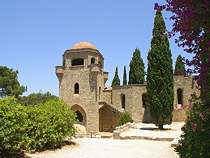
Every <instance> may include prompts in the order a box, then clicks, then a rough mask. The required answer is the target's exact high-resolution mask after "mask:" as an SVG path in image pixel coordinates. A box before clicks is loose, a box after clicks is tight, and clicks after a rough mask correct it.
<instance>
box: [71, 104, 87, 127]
mask: <svg viewBox="0 0 210 158" xmlns="http://www.w3.org/2000/svg"><path fill="white" fill-rule="evenodd" d="M71 110H72V111H74V112H75V113H76V114H77V119H78V122H77V123H78V124H81V125H83V126H85V127H86V124H87V115H86V112H85V110H84V109H83V108H82V107H81V106H79V105H73V106H72V107H71Z"/></svg>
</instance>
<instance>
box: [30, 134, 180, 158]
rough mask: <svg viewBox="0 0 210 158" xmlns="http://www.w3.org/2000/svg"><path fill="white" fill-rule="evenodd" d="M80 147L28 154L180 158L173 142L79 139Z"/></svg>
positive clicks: (70, 157)
mask: <svg viewBox="0 0 210 158" xmlns="http://www.w3.org/2000/svg"><path fill="white" fill-rule="evenodd" d="M73 141H74V142H76V143H78V144H79V146H77V147H75V148H72V149H63V150H59V151H57V152H53V153H46V154H28V156H31V157H32V158H178V157H179V156H178V155H177V154H176V153H175V151H174V148H172V147H170V145H171V142H167V141H150V140H113V139H102V138H101V139H97V138H79V139H75V140H73Z"/></svg>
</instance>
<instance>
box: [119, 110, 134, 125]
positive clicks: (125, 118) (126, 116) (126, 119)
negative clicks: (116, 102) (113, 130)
mask: <svg viewBox="0 0 210 158" xmlns="http://www.w3.org/2000/svg"><path fill="white" fill-rule="evenodd" d="M127 122H133V121H132V116H131V114H130V113H129V112H128V111H125V112H123V113H122V114H121V115H120V118H119V124H120V125H124V124H125V123H127Z"/></svg>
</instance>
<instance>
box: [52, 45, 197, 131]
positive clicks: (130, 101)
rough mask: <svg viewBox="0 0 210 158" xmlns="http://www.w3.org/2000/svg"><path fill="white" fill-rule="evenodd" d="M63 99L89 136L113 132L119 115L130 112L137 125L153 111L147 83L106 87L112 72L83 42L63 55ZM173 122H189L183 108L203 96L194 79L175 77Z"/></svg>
mask: <svg viewBox="0 0 210 158" xmlns="http://www.w3.org/2000/svg"><path fill="white" fill-rule="evenodd" d="M56 75H57V77H58V79H59V98H60V99H61V100H64V101H65V102H66V103H67V104H68V105H69V106H71V107H72V110H73V111H74V112H75V113H76V114H77V119H78V120H79V122H78V123H79V124H82V125H83V126H85V127H86V130H87V132H88V133H91V132H93V133H97V132H98V131H113V130H114V129H115V128H116V127H117V126H118V119H119V115H120V113H121V112H123V111H125V110H126V111H129V112H130V113H131V115H132V118H133V120H134V121H136V122H149V121H150V114H149V109H148V107H147V106H146V103H144V101H143V100H144V99H143V97H144V96H145V95H146V93H147V89H146V86H147V85H146V84H135V85H124V86H115V87H105V83H106V81H107V80H108V72H104V58H103V56H102V54H101V53H100V52H99V51H98V50H97V49H96V47H95V46H93V45H92V44H91V43H88V42H80V43H77V44H76V45H74V46H73V47H72V49H69V50H66V51H65V52H64V54H63V65H62V66H56ZM174 93H175V97H174V112H173V114H174V117H173V121H183V120H184V119H185V112H184V110H178V109H179V108H180V107H181V106H182V105H186V104H189V103H190V102H189V99H190V95H191V94H192V93H197V94H198V93H199V91H198V90H197V88H196V87H195V83H194V80H193V77H192V76H189V77H184V76H174Z"/></svg>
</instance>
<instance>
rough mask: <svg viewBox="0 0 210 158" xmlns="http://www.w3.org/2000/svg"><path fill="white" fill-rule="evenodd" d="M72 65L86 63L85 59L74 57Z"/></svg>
mask: <svg viewBox="0 0 210 158" xmlns="http://www.w3.org/2000/svg"><path fill="white" fill-rule="evenodd" d="M71 65H72V66H75V65H84V59H74V60H72V63H71Z"/></svg>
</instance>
